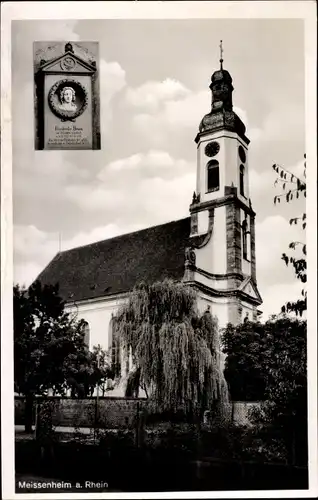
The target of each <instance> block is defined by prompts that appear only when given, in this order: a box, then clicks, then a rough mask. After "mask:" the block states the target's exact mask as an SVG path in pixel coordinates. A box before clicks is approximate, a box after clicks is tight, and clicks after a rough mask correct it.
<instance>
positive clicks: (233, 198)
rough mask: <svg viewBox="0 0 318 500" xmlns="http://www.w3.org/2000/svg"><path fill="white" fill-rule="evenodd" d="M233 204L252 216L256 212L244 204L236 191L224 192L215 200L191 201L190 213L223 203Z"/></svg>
mask: <svg viewBox="0 0 318 500" xmlns="http://www.w3.org/2000/svg"><path fill="white" fill-rule="evenodd" d="M233 203H234V204H235V205H236V206H238V207H239V208H242V209H243V210H245V212H246V213H248V214H249V215H251V216H252V217H255V215H256V213H255V212H254V210H253V209H252V208H251V206H249V205H247V204H245V203H244V202H243V201H242V200H240V198H238V196H237V195H236V193H231V194H226V195H225V196H222V197H221V198H217V199H215V200H209V201H203V202H199V203H191V205H190V214H193V213H196V212H201V211H203V210H208V209H211V208H217V207H222V206H225V205H230V204H233Z"/></svg>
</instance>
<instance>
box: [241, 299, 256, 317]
mask: <svg viewBox="0 0 318 500" xmlns="http://www.w3.org/2000/svg"><path fill="white" fill-rule="evenodd" d="M241 306H242V320H243V321H244V319H245V318H246V317H248V319H249V320H250V321H253V312H254V311H255V308H256V307H255V306H253V305H251V304H249V303H248V302H244V301H242V302H241Z"/></svg>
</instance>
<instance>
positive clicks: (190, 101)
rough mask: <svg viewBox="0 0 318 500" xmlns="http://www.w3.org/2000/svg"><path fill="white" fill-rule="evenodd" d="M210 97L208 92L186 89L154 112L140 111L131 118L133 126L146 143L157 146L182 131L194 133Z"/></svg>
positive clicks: (175, 137) (205, 110)
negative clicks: (187, 90) (186, 90)
mask: <svg viewBox="0 0 318 500" xmlns="http://www.w3.org/2000/svg"><path fill="white" fill-rule="evenodd" d="M209 102H210V96H209V92H208V91H201V92H187V93H186V94H184V96H182V97H181V96H179V97H176V98H175V99H174V100H170V99H169V100H165V101H162V103H161V104H162V106H161V109H160V110H159V111H158V112H157V113H156V114H152V113H149V112H148V113H147V112H144V113H139V114H136V115H134V117H133V127H135V129H136V131H137V132H138V133H139V134H140V135H141V136H142V137H144V138H146V140H147V141H148V143H149V144H154V145H156V146H160V145H162V144H167V141H169V140H171V137H173V138H174V141H176V140H178V136H183V137H184V135H183V134H184V132H185V131H186V132H189V133H191V134H193V133H194V131H196V130H197V129H198V127H199V123H200V120H201V119H202V117H203V116H204V115H205V114H206V113H207V112H209Z"/></svg>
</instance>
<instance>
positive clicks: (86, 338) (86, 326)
mask: <svg viewBox="0 0 318 500" xmlns="http://www.w3.org/2000/svg"><path fill="white" fill-rule="evenodd" d="M89 341H90V328H89V324H88V323H87V321H85V323H84V343H85V345H86V346H87V347H88V348H89Z"/></svg>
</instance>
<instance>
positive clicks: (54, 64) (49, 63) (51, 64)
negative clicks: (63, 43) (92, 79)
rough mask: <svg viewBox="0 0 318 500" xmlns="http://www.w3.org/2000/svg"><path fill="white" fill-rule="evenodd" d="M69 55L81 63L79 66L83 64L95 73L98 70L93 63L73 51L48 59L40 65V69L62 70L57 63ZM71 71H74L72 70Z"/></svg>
mask: <svg viewBox="0 0 318 500" xmlns="http://www.w3.org/2000/svg"><path fill="white" fill-rule="evenodd" d="M67 56H70V57H72V59H74V60H75V61H76V62H77V64H79V66H81V67H82V68H83V69H86V70H87V71H89V72H93V73H94V72H95V71H96V66H93V65H92V64H90V63H88V62H87V61H84V60H83V59H81V58H80V57H79V56H77V55H76V54H74V53H73V52H71V51H67V52H65V53H64V54H62V55H60V56H57V57H55V58H54V59H51V60H49V61H46V62H45V63H44V64H42V66H40V67H39V70H40V71H53V70H55V69H58V70H59V71H61V69H60V68H57V64H58V63H59V62H61V61H62V60H63V59H65V58H66V57H67ZM69 72H70V73H72V70H71V71H69Z"/></svg>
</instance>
